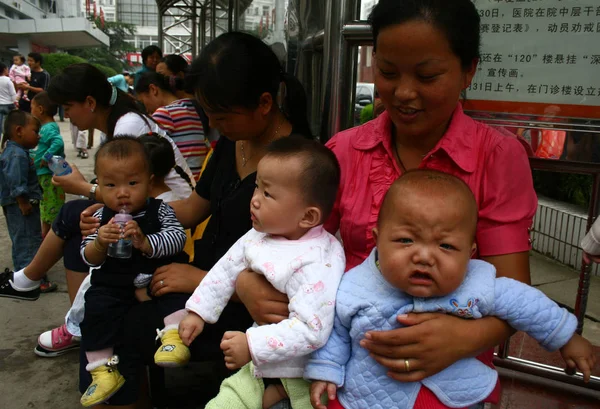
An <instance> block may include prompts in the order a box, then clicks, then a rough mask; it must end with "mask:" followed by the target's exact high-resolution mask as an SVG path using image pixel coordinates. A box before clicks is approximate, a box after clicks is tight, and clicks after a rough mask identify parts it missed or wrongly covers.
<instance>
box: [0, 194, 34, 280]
mask: <svg viewBox="0 0 600 409" xmlns="http://www.w3.org/2000/svg"><path fill="white" fill-rule="evenodd" d="M2 210H3V212H4V217H5V218H6V224H7V225H8V235H9V236H10V239H11V241H12V258H13V265H14V271H18V270H20V269H22V268H24V267H27V265H28V264H29V263H30V262H31V260H32V259H33V256H35V253H37V251H38V249H39V247H40V244H42V228H41V224H40V205H39V204H36V205H33V207H32V210H31V213H30V214H29V215H28V216H23V214H22V213H21V209H19V205H18V204H16V203H15V204H10V205H6V206H2Z"/></svg>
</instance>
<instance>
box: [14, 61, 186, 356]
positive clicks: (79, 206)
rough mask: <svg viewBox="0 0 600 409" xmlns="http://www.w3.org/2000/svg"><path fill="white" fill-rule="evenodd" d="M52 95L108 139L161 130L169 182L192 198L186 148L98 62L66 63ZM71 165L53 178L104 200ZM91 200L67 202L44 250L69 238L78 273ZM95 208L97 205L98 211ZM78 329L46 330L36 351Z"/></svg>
mask: <svg viewBox="0 0 600 409" xmlns="http://www.w3.org/2000/svg"><path fill="white" fill-rule="evenodd" d="M48 94H49V96H50V98H51V99H52V100H53V101H54V102H56V103H58V104H62V105H63V106H64V107H65V112H66V113H67V115H68V116H69V118H70V120H71V122H72V123H74V124H75V125H77V127H78V128H80V129H91V128H95V129H99V130H101V131H102V132H104V133H106V135H107V138H108V139H112V138H113V137H114V135H118V134H130V135H143V134H148V133H149V132H156V133H157V134H159V135H160V136H161V137H163V138H165V139H166V140H168V141H169V143H170V145H171V146H172V147H173V151H174V154H175V162H176V164H177V165H178V167H177V169H178V170H176V169H175V168H173V169H171V171H170V172H169V174H168V175H167V177H166V179H165V183H166V184H167V185H168V186H169V188H170V189H171V190H173V192H174V193H175V194H176V195H178V196H179V197H187V196H189V195H190V194H191V192H192V189H193V186H194V185H195V181H194V179H193V175H192V173H191V171H190V169H189V166H188V165H187V163H186V161H185V159H184V158H183V155H182V154H181V151H180V150H179V149H178V148H177V146H176V145H175V143H174V142H173V141H172V140H171V139H170V138H169V137H168V136H167V135H166V133H165V131H164V130H162V129H161V128H160V127H159V126H158V125H157V124H156V122H154V121H153V120H152V119H150V118H148V117H147V116H145V115H144V114H143V113H141V112H140V111H139V109H138V108H137V104H136V102H135V100H134V99H133V98H132V97H130V96H129V95H128V94H126V93H124V92H123V91H120V90H118V89H117V88H116V87H115V86H112V85H111V84H110V83H109V82H107V81H106V77H105V75H104V74H103V73H102V72H101V71H100V70H98V69H97V68H96V67H94V66H92V65H90V64H85V63H84V64H73V65H71V66H69V67H67V68H65V69H64V70H63V71H62V72H61V73H60V74H58V75H56V76H54V77H53V78H52V81H51V82H50V85H49V87H48ZM72 168H73V173H71V174H70V175H67V176H60V177H54V178H53V181H54V183H56V184H58V185H59V186H61V187H62V188H63V189H64V190H65V192H67V193H71V194H75V195H80V196H87V197H88V198H89V200H90V201H98V202H101V201H102V191H101V189H98V186H97V185H95V184H91V183H89V182H87V181H86V180H85V178H84V177H83V175H82V174H81V173H80V172H79V170H78V169H77V167H76V166H74V165H73V166H72ZM89 205H90V203H89V202H81V201H76V200H74V201H70V202H68V203H66V204H65V205H64V206H63V208H62V209H61V212H60V215H59V217H58V218H57V221H55V223H54V225H55V226H56V228H53V230H54V234H50V235H49V236H50V239H49V240H50V241H49V242H48V245H47V246H44V245H42V248H43V250H44V254H52V258H51V259H54V257H56V256H57V255H58V256H60V255H62V254H63V252H62V248H61V246H62V245H65V244H64V243H63V241H66V246H67V248H66V250H65V260H68V265H67V269H69V270H72V271H75V272H80V271H81V272H87V268H85V267H83V266H82V261H81V258H80V257H79V255H78V252H77V251H76V249H77V248H78V247H79V244H81V237H80V234H79V216H80V214H81V212H82V210H83V209H85V208H86V207H88V206H89ZM96 209H97V207H96V208H95V209H94V210H96ZM78 241H79V243H77V242H78ZM46 251H48V253H46ZM51 259H44V260H43V261H42V263H41V264H38V263H32V265H30V266H28V267H26V268H25V269H24V270H21V271H17V272H15V273H14V280H21V279H22V277H26V278H27V279H29V280H31V281H33V282H35V281H37V280H39V278H38V276H39V273H40V272H41V271H44V272H45V271H47V267H46V266H47V265H50V266H51V265H53V264H54V262H52V264H48V262H49V261H51ZM82 267H83V268H82ZM83 279H84V276H83V275H82V274H80V273H74V274H69V273H67V286H68V287H69V289H70V294H71V296H72V299H73V296H74V294H75V292H76V291H77V289H78V288H79V286H80V284H81V283H82V281H83ZM28 287H33V285H29V286H28ZM78 332H79V331H78V328H77V326H69V327H68V328H67V327H66V326H65V325H61V326H60V327H57V328H54V329H52V330H50V331H47V332H44V333H43V334H42V335H41V336H40V337H39V339H38V346H37V347H36V353H37V354H38V355H41V356H46V357H54V356H57V355H60V354H61V353H64V352H66V351H68V350H70V349H73V348H75V347H77V346H78V342H77V341H76V338H75V339H73V337H72V336H73V335H79V333H78Z"/></svg>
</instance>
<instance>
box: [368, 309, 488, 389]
mask: <svg viewBox="0 0 600 409" xmlns="http://www.w3.org/2000/svg"><path fill="white" fill-rule="evenodd" d="M484 320H487V318H483V319H481V320H465V319H462V318H458V317H454V316H451V315H446V314H441V313H420V314H408V315H399V316H398V321H399V322H400V323H402V324H403V325H405V326H406V327H404V328H399V329H394V330H391V331H369V332H367V333H366V334H365V339H363V340H362V341H360V345H361V346H362V347H363V348H365V349H367V350H368V351H369V352H370V353H371V356H372V357H373V359H375V360H376V361H377V362H379V363H380V364H381V365H383V366H385V367H386V368H388V369H389V370H390V371H389V372H388V376H389V377H391V378H393V379H396V380H398V381H400V382H417V381H421V380H422V379H424V378H427V377H429V376H431V375H434V374H436V373H438V372H440V371H441V370H443V369H445V368H447V367H448V366H450V365H452V364H453V363H455V362H456V361H458V360H459V359H463V358H466V357H469V356H475V355H477V354H478V353H479V352H481V351H483V350H485V349H487V347H488V346H487V345H485V346H484V345H474V344H473V343H476V341H477V340H478V338H477V337H476V336H475V335H476V333H477V332H478V331H477V328H474V327H473V325H481V323H482V322H483V321H484ZM479 329H481V328H479ZM473 338H475V341H474V342H471V341H472V339H473ZM407 363H408V364H407ZM407 369H408V371H407Z"/></svg>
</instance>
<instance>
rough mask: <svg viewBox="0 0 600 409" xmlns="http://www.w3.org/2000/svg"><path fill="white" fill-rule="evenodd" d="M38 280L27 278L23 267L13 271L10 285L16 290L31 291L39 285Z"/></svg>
mask: <svg viewBox="0 0 600 409" xmlns="http://www.w3.org/2000/svg"><path fill="white" fill-rule="evenodd" d="M40 281H41V280H40ZM40 281H33V280H30V279H29V278H27V276H26V275H25V269H24V268H23V269H21V270H19V271H15V272H14V274H13V279H12V281H11V283H10V285H11V286H12V288H14V289H15V290H17V291H31V290H35V289H36V288H38V287H39V286H40Z"/></svg>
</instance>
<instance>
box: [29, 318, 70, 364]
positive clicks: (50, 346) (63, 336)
mask: <svg viewBox="0 0 600 409" xmlns="http://www.w3.org/2000/svg"><path fill="white" fill-rule="evenodd" d="M80 343H81V342H80V339H79V337H74V336H73V335H71V333H70V332H69V331H67V326H66V325H65V324H63V325H61V326H60V327H58V328H54V329H52V330H50V331H46V332H44V333H42V334H41V335H40V336H39V338H38V344H37V346H36V347H35V349H34V351H33V352H35V354H36V355H38V356H43V357H46V358H52V357H55V356H59V355H62V354H65V353H67V352H69V351H71V350H73V349H77V348H79V346H80Z"/></svg>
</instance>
